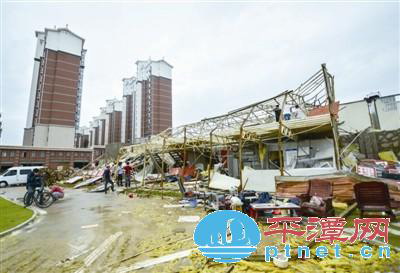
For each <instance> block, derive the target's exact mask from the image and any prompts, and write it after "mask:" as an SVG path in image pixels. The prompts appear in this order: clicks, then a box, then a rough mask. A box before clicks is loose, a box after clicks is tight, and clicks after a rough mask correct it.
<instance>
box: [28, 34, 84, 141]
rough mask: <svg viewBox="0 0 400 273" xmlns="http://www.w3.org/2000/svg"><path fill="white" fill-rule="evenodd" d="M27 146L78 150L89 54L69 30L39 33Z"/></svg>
mask: <svg viewBox="0 0 400 273" xmlns="http://www.w3.org/2000/svg"><path fill="white" fill-rule="evenodd" d="M36 38H37V45H36V52H35V57H34V67H33V76H32V84H31V91H30V99H29V108H28V117H27V121H26V128H25V132H24V141H23V145H24V146H41V147H71V148H72V147H74V142H75V133H76V129H77V128H78V127H79V119H80V109H81V97H82V80H83V70H84V65H85V54H86V50H85V49H83V45H84V39H83V38H81V37H79V36H78V35H76V34H75V33H73V32H72V31H70V30H69V29H68V28H55V29H47V28H46V29H45V30H44V31H36Z"/></svg>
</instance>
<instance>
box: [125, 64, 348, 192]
mask: <svg viewBox="0 0 400 273" xmlns="http://www.w3.org/2000/svg"><path fill="white" fill-rule="evenodd" d="M287 109H289V110H287ZM293 109H295V111H297V112H296V113H297V117H295V118H287V117H286V116H285V115H286V114H287V112H288V111H289V112H291V111H292V110H293ZM337 114H338V102H336V101H335V91H334V77H333V76H332V75H331V74H329V73H328V71H327V69H326V66H325V64H322V65H321V69H320V70H318V72H316V73H315V74H314V75H312V76H311V77H310V78H309V79H308V80H306V81H305V82H303V83H302V84H301V85H300V86H299V87H297V88H296V89H294V90H286V91H284V92H282V93H280V94H278V95H277V96H275V97H272V98H270V99H267V100H263V101H260V102H257V103H254V104H251V105H248V106H245V107H242V108H239V109H236V110H234V111H230V112H228V113H227V114H224V115H220V116H216V117H212V118H206V119H203V120H201V121H199V122H195V123H191V124H186V125H181V126H178V127H174V128H169V129H167V130H165V131H163V132H161V133H160V134H158V135H155V136H152V137H151V138H150V139H148V140H147V141H146V142H145V143H143V144H137V145H131V146H126V147H123V148H122V149H121V153H122V154H123V156H122V160H129V159H133V158H137V157H143V158H144V161H143V162H146V159H147V160H149V159H151V160H152V161H154V162H155V164H158V166H159V167H158V168H157V170H158V171H160V172H163V170H164V163H162V162H164V161H165V160H163V159H161V158H160V155H165V154H170V155H173V154H174V155H175V157H176V155H179V154H180V155H181V156H182V157H183V158H181V161H182V162H183V163H185V162H186V161H187V152H188V151H193V152H195V153H197V154H199V155H200V156H204V157H206V158H207V159H208V168H207V169H208V181H209V182H210V172H211V166H212V163H213V161H215V158H214V150H215V149H221V148H226V149H227V148H229V149H231V150H232V149H233V150H235V151H237V152H238V172H239V179H240V187H239V189H241V188H242V186H243V178H242V171H243V158H242V153H243V147H244V146H245V145H247V144H248V143H250V142H251V143H256V144H257V143H258V144H263V143H267V142H271V141H272V142H276V143H277V144H278V154H279V170H280V174H281V175H282V176H283V175H285V174H286V173H287V172H286V170H285V163H284V155H283V144H284V143H285V142H287V141H291V140H292V141H297V140H298V139H299V137H300V136H301V135H305V134H325V135H327V136H329V137H332V139H333V146H334V155H335V156H334V162H335V167H336V168H337V169H339V168H340V160H339V145H338V131H337V130H338V129H337ZM156 157H157V158H160V160H159V161H158V160H156ZM161 157H162V156H161ZM172 157H174V156H172ZM157 162H158V163H157ZM160 163H161V164H160ZM160 165H162V166H161V167H160Z"/></svg>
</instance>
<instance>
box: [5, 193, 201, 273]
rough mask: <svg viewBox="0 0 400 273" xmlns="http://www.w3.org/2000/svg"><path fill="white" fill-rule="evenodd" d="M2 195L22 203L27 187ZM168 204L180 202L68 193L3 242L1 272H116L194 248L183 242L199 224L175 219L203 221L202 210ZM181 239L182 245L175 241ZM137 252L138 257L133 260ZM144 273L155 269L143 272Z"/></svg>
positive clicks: (187, 241) (121, 194) (123, 195)
mask: <svg viewBox="0 0 400 273" xmlns="http://www.w3.org/2000/svg"><path fill="white" fill-rule="evenodd" d="M1 193H2V194H3V195H5V196H7V197H9V198H15V199H17V200H18V199H19V198H21V197H22V196H23V194H24V193H25V188H24V187H13V188H6V189H2V190H1ZM164 204H177V199H176V198H173V197H164V198H163V199H161V197H154V196H153V197H151V198H139V197H137V196H135V197H134V198H129V197H128V196H127V195H126V194H124V193H109V194H107V195H106V194H104V193H88V192H85V191H84V190H72V189H67V190H66V197H65V200H60V201H57V202H56V203H54V204H53V205H52V206H51V207H49V208H47V209H45V211H46V212H47V213H46V214H44V215H40V216H38V218H37V219H36V220H35V221H34V223H33V224H30V225H28V226H27V227H25V228H23V229H21V230H19V231H17V232H14V233H13V234H11V235H9V236H6V237H4V238H2V239H1V240H0V243H1V250H0V251H1V255H0V265H1V268H0V271H1V272H116V271H118V270H119V269H120V268H123V267H126V266H130V265H132V264H134V263H135V262H138V261H143V260H146V259H149V258H152V257H155V256H158V255H163V252H165V253H168V254H169V253H171V252H173V251H174V249H176V250H177V251H180V250H183V249H190V248H193V247H194V245H193V240H185V239H186V238H190V237H192V234H193V230H194V227H195V223H178V221H177V220H178V218H179V216H180V215H200V216H201V217H202V215H204V211H203V209H202V208H195V209H193V208H184V209H183V208H170V209H166V208H163V205H164ZM179 240H183V241H182V242H181V243H178V244H175V243H174V242H175V241H179ZM171 242H172V243H173V244H169V243H171ZM162 245H165V247H161V248H159V249H156V250H153V251H152V252H147V253H142V252H143V251H146V250H149V249H152V248H154V247H156V246H162ZM140 253H142V254H140ZM136 254H140V255H138V256H137V257H134V258H131V259H129V257H132V256H134V255H136ZM124 260H126V261H124ZM85 263H86V264H85ZM146 271H151V269H147V270H142V272H146Z"/></svg>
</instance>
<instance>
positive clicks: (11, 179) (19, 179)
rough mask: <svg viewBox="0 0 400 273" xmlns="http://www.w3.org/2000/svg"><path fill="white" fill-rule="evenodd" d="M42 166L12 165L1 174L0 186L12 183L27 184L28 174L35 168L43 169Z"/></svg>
mask: <svg viewBox="0 0 400 273" xmlns="http://www.w3.org/2000/svg"><path fill="white" fill-rule="evenodd" d="M41 168H43V167H42V166H25V167H23V166H21V167H12V168H9V169H8V170H7V171H5V172H4V173H3V174H1V175H0V187H7V186H11V185H20V184H26V182H27V178H28V174H29V173H30V172H31V171H33V169H41Z"/></svg>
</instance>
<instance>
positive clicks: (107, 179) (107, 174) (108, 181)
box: [103, 165, 114, 194]
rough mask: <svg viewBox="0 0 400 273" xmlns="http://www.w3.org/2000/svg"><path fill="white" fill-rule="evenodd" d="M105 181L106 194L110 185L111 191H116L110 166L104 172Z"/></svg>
mask: <svg viewBox="0 0 400 273" xmlns="http://www.w3.org/2000/svg"><path fill="white" fill-rule="evenodd" d="M103 180H104V193H106V194H107V191H108V184H111V190H112V191H114V182H113V181H112V180H111V170H110V166H108V165H107V167H106V169H105V170H104V173H103Z"/></svg>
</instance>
